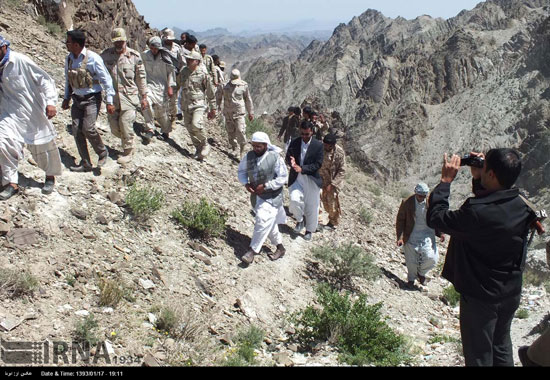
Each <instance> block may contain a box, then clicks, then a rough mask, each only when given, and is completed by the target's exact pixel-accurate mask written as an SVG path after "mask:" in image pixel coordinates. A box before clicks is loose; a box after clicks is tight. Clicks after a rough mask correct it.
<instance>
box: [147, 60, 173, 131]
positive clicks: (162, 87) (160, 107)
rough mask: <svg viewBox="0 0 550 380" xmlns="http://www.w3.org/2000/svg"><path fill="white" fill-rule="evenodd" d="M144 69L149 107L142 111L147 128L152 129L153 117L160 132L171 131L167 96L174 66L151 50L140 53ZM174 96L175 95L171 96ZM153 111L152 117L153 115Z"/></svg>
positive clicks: (168, 98)
mask: <svg viewBox="0 0 550 380" xmlns="http://www.w3.org/2000/svg"><path fill="white" fill-rule="evenodd" d="M142 57H143V63H144V65H145V71H146V73H147V88H148V90H149V92H148V101H149V107H148V108H147V109H146V110H145V111H144V112H143V116H144V117H145V122H146V123H147V124H148V125H147V129H148V130H153V127H154V121H155V118H156V119H157V121H158V123H159V124H160V128H161V132H162V133H170V132H172V122H171V119H170V116H171V115H173V114H172V113H171V109H170V103H171V98H170V97H169V96H168V88H169V87H175V86H176V81H175V78H174V68H173V67H172V65H170V64H168V63H166V62H165V61H164V60H163V59H162V57H161V53H160V52H159V54H157V56H156V57H155V56H154V55H153V53H152V52H151V50H147V51H145V52H144V53H143V54H142ZM172 98H175V95H174V96H172ZM153 113H154V117H153Z"/></svg>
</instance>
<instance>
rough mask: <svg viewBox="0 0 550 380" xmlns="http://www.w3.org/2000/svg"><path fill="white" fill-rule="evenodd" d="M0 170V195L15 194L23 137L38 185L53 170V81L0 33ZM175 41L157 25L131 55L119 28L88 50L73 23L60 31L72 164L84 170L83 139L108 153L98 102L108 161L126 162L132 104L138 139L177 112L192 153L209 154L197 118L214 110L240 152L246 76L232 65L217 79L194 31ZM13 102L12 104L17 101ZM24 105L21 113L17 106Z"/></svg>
mask: <svg viewBox="0 0 550 380" xmlns="http://www.w3.org/2000/svg"><path fill="white" fill-rule="evenodd" d="M0 38H1V40H0V44H1V45H0V51H1V53H0V54H1V55H0V58H1V62H2V63H1V64H0V74H1V75H0V88H1V89H2V94H1V95H2V102H3V105H2V111H3V116H2V119H1V120H0V123H1V124H0V127H1V128H0V134H1V136H0V168H1V170H2V185H3V190H2V192H0V200H6V199H9V198H10V197H12V196H13V195H15V194H16V193H17V192H18V189H19V188H18V178H17V167H18V161H19V160H20V159H21V158H22V157H23V144H27V145H28V147H29V150H31V152H32V154H33V157H34V159H35V161H36V162H37V164H38V166H39V167H40V168H42V169H44V170H45V171H46V179H45V183H44V186H43V188H42V192H43V193H45V194H49V193H51V192H52V191H53V189H54V185H55V177H56V176H59V175H61V171H62V166H61V159H60V156H59V150H58V148H57V146H56V145H55V136H56V131H55V128H54V127H53V124H52V123H51V119H52V118H53V117H54V116H55V115H56V112H57V111H56V102H57V91H56V88H55V83H54V81H53V79H52V78H51V77H50V76H49V75H48V74H47V73H46V72H45V71H44V70H42V69H41V68H40V67H38V66H37V65H36V64H35V63H34V62H33V61H32V60H31V59H30V58H28V57H27V56H25V55H23V54H20V53H17V52H14V51H12V49H11V48H10V43H9V41H8V40H6V39H5V38H3V37H0ZM181 38H182V40H181V41H180V42H182V44H181V46H180V45H179V44H178V43H177V42H176V39H175V37H174V32H173V31H172V30H170V29H164V30H163V31H162V33H161V36H154V37H152V38H150V39H149V40H148V42H147V50H145V51H144V52H143V53H140V52H138V51H136V50H134V49H131V48H130V47H129V46H128V37H127V35H126V31H125V30H124V29H122V28H115V29H114V30H113V31H112V35H111V41H112V43H113V46H112V47H110V48H108V49H106V50H104V51H103V52H102V53H101V54H97V53H95V52H93V51H91V50H90V49H88V48H87V47H86V35H85V33H84V32H83V31H81V30H72V31H68V32H67V38H66V42H65V44H66V47H67V50H68V52H69V54H68V56H67V58H66V60H65V91H64V97H63V103H62V106H61V107H62V109H64V110H68V109H70V112H71V117H72V133H73V136H74V139H75V143H76V147H77V149H78V153H79V156H80V161H79V163H78V164H76V165H74V166H71V167H70V170H71V171H74V172H89V171H91V170H92V169H93V164H92V158H91V157H90V153H89V151H88V142H89V143H90V145H91V147H92V149H93V150H94V152H95V153H96V155H97V166H98V167H102V166H104V165H105V164H106V162H107V160H108V157H109V152H108V150H107V147H106V146H105V144H104V143H103V140H102V138H101V135H100V134H99V132H98V131H97V129H96V120H97V117H98V114H99V111H100V109H101V103H102V102H103V101H105V103H106V109H107V113H108V122H109V126H110V129H111V132H112V134H113V135H114V136H116V137H117V138H120V141H121V142H120V145H121V151H120V152H119V154H118V159H117V162H118V163H119V164H121V165H126V164H128V163H129V162H130V161H131V160H132V158H133V154H134V150H135V148H134V144H135V141H134V140H135V133H134V127H133V126H134V122H135V120H136V116H137V112H141V113H142V114H143V116H144V119H145V124H144V126H143V131H142V133H141V135H142V138H143V142H144V143H145V144H148V143H150V142H151V140H152V138H153V136H154V134H155V132H154V129H155V124H157V125H158V126H159V127H160V132H161V133H160V134H159V135H158V137H159V139H163V140H167V139H169V137H170V133H171V132H172V131H173V129H174V128H175V123H176V120H177V119H178V118H179V119H180V120H183V123H184V125H185V127H186V129H187V131H188V132H189V135H190V137H191V141H192V143H193V145H194V146H195V154H194V157H195V158H196V159H197V160H199V161H202V160H204V159H205V158H206V156H207V155H208V153H209V145H208V142H207V133H206V123H205V118H208V119H213V118H215V117H216V112H220V113H222V112H223V115H222V117H221V121H222V122H223V121H225V125H226V128H227V133H228V140H229V145H230V147H231V148H232V149H233V150H238V152H239V153H240V154H241V155H242V154H244V150H245V147H246V121H245V117H246V114H248V118H249V120H253V118H254V107H253V103H252V100H251V97H250V93H249V90H248V84H247V83H246V82H245V81H243V80H242V79H241V78H240V72H239V71H238V70H233V71H232V72H231V75H230V78H228V80H226V79H225V74H224V70H225V64H224V62H222V61H220V59H219V57H217V56H210V55H207V54H206V50H207V47H206V46H204V45H200V46H199V47H197V46H196V43H197V39H196V38H195V37H194V36H191V35H188V34H187V33H184V34H182V36H181ZM21 107H22V108H21ZM22 109H24V111H23V110H22Z"/></svg>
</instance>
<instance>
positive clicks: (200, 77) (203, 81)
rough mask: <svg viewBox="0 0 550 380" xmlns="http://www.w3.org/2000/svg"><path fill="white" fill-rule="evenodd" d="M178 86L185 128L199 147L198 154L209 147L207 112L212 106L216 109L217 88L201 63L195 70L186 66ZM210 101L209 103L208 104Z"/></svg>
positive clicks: (196, 146)
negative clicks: (205, 125) (205, 127)
mask: <svg viewBox="0 0 550 380" xmlns="http://www.w3.org/2000/svg"><path fill="white" fill-rule="evenodd" d="M178 87H180V88H181V90H182V92H181V110H182V113H183V120H184V124H185V128H187V131H189V135H190V136H191V141H192V142H193V145H194V146H195V148H196V149H197V154H198V153H199V151H200V150H201V149H203V148H207V145H208V144H207V142H206V134H205V130H204V123H205V121H204V118H205V113H206V110H207V108H208V106H209V107H210V109H211V110H215V109H216V97H215V89H214V85H213V84H212V81H211V80H210V79H209V78H208V73H207V72H206V71H204V69H203V68H202V67H201V65H199V66H198V67H197V68H196V69H195V71H191V70H189V68H188V67H184V68H183V69H182V70H181V72H180V75H179V76H178ZM207 101H208V105H207Z"/></svg>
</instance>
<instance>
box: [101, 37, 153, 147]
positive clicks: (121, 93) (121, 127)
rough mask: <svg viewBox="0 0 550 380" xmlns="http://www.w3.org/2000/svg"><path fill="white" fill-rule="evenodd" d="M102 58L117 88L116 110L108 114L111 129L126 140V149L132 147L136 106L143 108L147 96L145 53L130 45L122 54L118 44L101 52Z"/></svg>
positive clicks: (123, 145)
mask: <svg viewBox="0 0 550 380" xmlns="http://www.w3.org/2000/svg"><path fill="white" fill-rule="evenodd" d="M101 58H102V59H103V62H105V66H106V67H107V69H108V70H109V73H110V74H111V78H112V79H113V87H114V88H115V91H116V95H115V98H114V102H113V104H114V106H115V113H114V114H112V115H108V119H109V125H110V126H111V132H112V133H113V135H115V136H116V137H119V138H120V139H121V140H122V149H124V150H128V149H132V148H133V145H134V130H133V125H134V121H135V120H136V109H141V99H143V98H144V97H146V96H147V81H146V74H145V66H144V65H143V61H142V60H141V55H140V54H139V53H138V52H137V51H135V50H133V49H130V48H128V47H126V52H124V53H122V54H118V53H117V52H116V50H115V48H114V47H112V48H108V49H106V50H104V51H103V53H101Z"/></svg>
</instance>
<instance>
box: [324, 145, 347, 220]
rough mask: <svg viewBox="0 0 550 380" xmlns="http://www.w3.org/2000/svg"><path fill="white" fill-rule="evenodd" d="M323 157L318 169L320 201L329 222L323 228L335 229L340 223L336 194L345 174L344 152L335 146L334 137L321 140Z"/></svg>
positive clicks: (338, 202)
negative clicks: (320, 189) (320, 186)
mask: <svg viewBox="0 0 550 380" xmlns="http://www.w3.org/2000/svg"><path fill="white" fill-rule="evenodd" d="M323 145H324V150H325V152H324V153H325V155H324V159H323V165H322V166H321V169H319V174H321V178H322V179H323V188H322V193H321V201H322V202H323V207H324V208H325V211H326V212H328V215H329V222H328V224H327V225H326V226H325V228H327V229H331V230H333V229H335V228H336V226H337V225H338V223H339V222H340V214H341V212H342V211H341V210H340V201H339V199H338V193H339V192H340V190H341V189H342V186H343V184H344V174H345V172H346V168H345V166H346V154H345V153H344V150H343V149H342V148H340V147H339V146H338V145H336V136H334V135H332V134H328V135H326V136H325V138H324V139H323Z"/></svg>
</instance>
